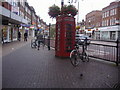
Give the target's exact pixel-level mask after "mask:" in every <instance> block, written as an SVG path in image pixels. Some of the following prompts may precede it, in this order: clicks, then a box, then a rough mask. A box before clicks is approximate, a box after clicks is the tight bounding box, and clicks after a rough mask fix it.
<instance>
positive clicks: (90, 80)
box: [2, 42, 118, 88]
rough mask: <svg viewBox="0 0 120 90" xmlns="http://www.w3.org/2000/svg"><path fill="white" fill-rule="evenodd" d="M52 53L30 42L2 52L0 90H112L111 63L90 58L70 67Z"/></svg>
mask: <svg viewBox="0 0 120 90" xmlns="http://www.w3.org/2000/svg"><path fill="white" fill-rule="evenodd" d="M10 45H13V44H9V46H10ZM15 45H16V44H15ZM13 46H14V45H13ZM6 48H7V47H6ZM3 53H5V50H4V49H3ZM54 54H55V51H54V50H50V51H48V48H47V47H46V48H44V49H43V48H42V47H41V48H40V50H37V49H32V48H31V47H30V42H26V44H23V43H22V44H21V45H20V47H19V48H17V49H14V50H13V51H12V52H11V51H10V53H6V54H5V55H3V57H2V87H3V88H112V87H113V86H114V84H116V83H117V82H118V67H116V66H115V64H111V63H106V62H103V61H98V60H93V59H91V60H90V62H81V63H80V64H79V66H78V67H73V66H72V65H71V63H70V60H69V59H61V58H58V57H55V55H54ZM81 74H83V76H80V75H81Z"/></svg>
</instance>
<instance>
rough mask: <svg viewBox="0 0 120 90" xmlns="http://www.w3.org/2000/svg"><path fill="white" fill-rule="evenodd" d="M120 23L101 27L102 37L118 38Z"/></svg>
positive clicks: (104, 38)
mask: <svg viewBox="0 0 120 90" xmlns="http://www.w3.org/2000/svg"><path fill="white" fill-rule="evenodd" d="M119 28H120V25H116V26H108V27H100V28H99V30H100V39H102V40H117V38H118V33H119V32H120V29H119Z"/></svg>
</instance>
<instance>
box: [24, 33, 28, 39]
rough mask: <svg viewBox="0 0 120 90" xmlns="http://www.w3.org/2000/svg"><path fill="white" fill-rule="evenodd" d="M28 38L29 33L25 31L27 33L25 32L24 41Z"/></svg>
mask: <svg viewBox="0 0 120 90" xmlns="http://www.w3.org/2000/svg"><path fill="white" fill-rule="evenodd" d="M27 38H28V33H27V32H25V33H24V41H27Z"/></svg>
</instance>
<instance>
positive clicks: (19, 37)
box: [18, 32, 21, 41]
mask: <svg viewBox="0 0 120 90" xmlns="http://www.w3.org/2000/svg"><path fill="white" fill-rule="evenodd" d="M20 40H21V33H20V32H18V41H20Z"/></svg>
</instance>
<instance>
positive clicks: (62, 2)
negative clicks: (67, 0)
mask: <svg viewBox="0 0 120 90" xmlns="http://www.w3.org/2000/svg"><path fill="white" fill-rule="evenodd" d="M63 5H64V0H61V8H62V7H63Z"/></svg>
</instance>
